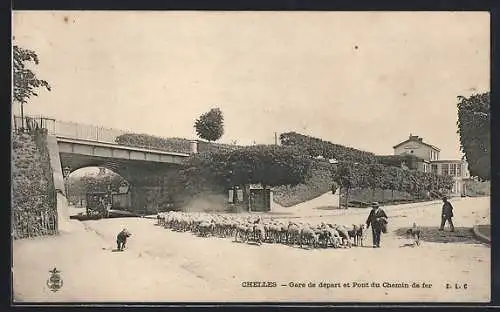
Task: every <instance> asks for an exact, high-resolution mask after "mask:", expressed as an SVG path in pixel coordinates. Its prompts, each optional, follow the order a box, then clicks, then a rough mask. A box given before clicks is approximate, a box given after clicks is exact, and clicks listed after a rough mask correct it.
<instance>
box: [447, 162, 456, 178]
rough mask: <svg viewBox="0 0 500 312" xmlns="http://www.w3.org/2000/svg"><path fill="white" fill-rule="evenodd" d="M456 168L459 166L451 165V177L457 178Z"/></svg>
mask: <svg viewBox="0 0 500 312" xmlns="http://www.w3.org/2000/svg"><path fill="white" fill-rule="evenodd" d="M456 167H457V165H456V164H450V172H449V173H448V174H449V175H451V176H455V175H456V172H457V171H456V170H455V168H456Z"/></svg>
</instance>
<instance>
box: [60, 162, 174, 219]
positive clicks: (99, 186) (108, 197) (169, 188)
mask: <svg viewBox="0 0 500 312" xmlns="http://www.w3.org/2000/svg"><path fill="white" fill-rule="evenodd" d="M65 168H66V171H67V172H70V173H69V174H68V173H66V176H67V178H66V187H67V189H66V191H67V192H66V194H67V199H68V202H69V210H70V218H75V219H80V218H79V217H75V216H81V219H100V218H113V217H129V216H130V217H132V216H143V215H155V214H157V213H158V212H162V211H168V210H178V209H179V206H180V205H181V204H182V203H180V202H179V201H178V196H176V195H178V194H177V193H179V192H178V187H176V186H175V185H176V183H175V177H176V173H177V172H178V167H175V166H165V165H162V166H160V165H154V164H151V163H150V164H148V166H137V165H135V166H134V165H128V166H123V167H117V168H115V167H112V168H110V167H109V166H102V165H101V166H95V165H90V166H85V167H79V168H78V169H71V168H70V167H69V166H67V167H65ZM65 168H63V171H64V169H65Z"/></svg>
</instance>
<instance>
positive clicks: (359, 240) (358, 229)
mask: <svg viewBox="0 0 500 312" xmlns="http://www.w3.org/2000/svg"><path fill="white" fill-rule="evenodd" d="M365 229H366V225H365V224H360V225H356V224H353V225H352V230H349V231H347V233H349V239H351V238H352V239H353V243H354V245H356V246H363V238H364V237H363V236H364V232H365Z"/></svg>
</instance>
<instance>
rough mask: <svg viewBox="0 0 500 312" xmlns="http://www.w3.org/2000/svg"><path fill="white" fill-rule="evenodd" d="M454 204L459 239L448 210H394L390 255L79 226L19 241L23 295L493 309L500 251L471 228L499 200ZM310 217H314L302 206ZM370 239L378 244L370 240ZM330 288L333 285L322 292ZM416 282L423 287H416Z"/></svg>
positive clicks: (340, 215)
mask: <svg viewBox="0 0 500 312" xmlns="http://www.w3.org/2000/svg"><path fill="white" fill-rule="evenodd" d="M453 205H454V207H455V209H454V213H455V219H454V222H455V226H456V227H457V232H455V233H450V232H444V233H443V232H438V231H437V226H439V221H440V219H439V215H440V209H441V207H440V204H439V203H432V204H426V205H422V204H420V205H413V207H412V205H406V206H393V207H386V208H385V209H386V211H387V213H388V215H389V218H390V227H389V233H388V234H385V235H383V237H382V248H380V249H372V248H363V247H353V248H351V249H315V250H304V249H300V248H298V247H297V248H294V247H288V246H283V245H274V244H264V245H262V246H255V245H249V244H245V243H234V242H232V240H231V239H222V238H199V237H195V236H194V235H192V234H190V233H176V232H172V231H170V230H166V229H163V228H161V227H159V226H155V225H154V224H155V220H150V219H144V218H125V219H107V220H98V221H86V222H81V223H80V222H78V221H71V226H70V227H68V228H70V229H71V230H68V231H67V232H64V233H62V234H61V235H60V236H58V237H47V238H38V239H26V240H19V241H15V242H14V245H13V250H14V267H13V273H14V292H15V298H16V300H17V301H50V302H57V301H108V302H109V301H115V302H117V301H157V302H174V301H194V302H196V301H198V302H199V301H212V302H213V301H225V302H226V301H256V302H262V301H323V302H324V301H332V302H342V301H378V302H381V301H398V302H399V301H419V302H425V301H427V302H432V301H448V302H461V301H475V302H487V301H489V299H490V248H489V247H487V246H485V245H482V244H480V243H478V242H477V241H475V240H474V239H473V237H472V235H471V233H470V231H469V228H470V227H472V225H473V224H477V223H484V224H486V223H489V211H490V209H489V198H475V199H470V198H468V199H461V200H458V201H454V202H453ZM314 208H316V207H310V208H309V210H311V211H312V210H314ZM368 211H369V210H366V209H349V210H347V211H346V210H344V211H329V215H326V216H321V217H319V216H313V217H309V218H307V219H308V220H311V221H310V222H321V221H323V220H325V221H327V220H332V221H334V222H336V223H340V224H346V225H350V224H353V223H362V222H364V221H365V219H366V216H367V214H368ZM300 214H303V215H308V214H309V212H308V211H307V209H306V208H302V209H301V210H300ZM336 214H337V215H336ZM313 215H314V214H313ZM299 216H300V215H299ZM413 222H417V223H418V225H419V226H421V227H422V228H423V230H424V233H423V236H424V241H423V242H422V245H421V246H420V247H415V248H411V247H402V246H404V245H405V244H406V243H409V240H408V239H406V238H404V237H402V236H400V235H399V234H401V233H402V232H403V231H404V229H405V228H407V227H409V226H411V224H412V223H413ZM122 227H127V228H128V229H129V231H131V232H132V234H133V237H132V238H131V240H130V242H129V243H128V249H127V250H126V251H124V252H113V251H112V250H113V249H114V248H115V237H116V234H117V232H118V231H120V230H121V228H122ZM367 241H368V242H366V243H367V244H368V245H369V244H371V235H370V234H369V235H368V237H367ZM53 267H57V268H58V269H59V270H60V271H61V276H62V278H63V280H64V285H63V287H62V288H61V289H60V290H59V291H58V292H51V291H50V290H49V289H48V287H47V285H46V280H47V279H48V277H49V272H48V271H49V270H50V269H52V268H53ZM251 281H258V282H264V281H269V282H273V283H276V285H277V287H243V286H247V284H246V283H244V282H251ZM309 282H313V283H315V284H316V285H315V286H316V287H308V286H312V284H311V285H308V284H309ZM322 282H323V283H327V284H330V288H326V287H321V286H323V285H322V284H320V283H322ZM372 282H375V283H379V284H380V287H372V286H376V285H375V284H372ZM414 282H415V283H418V284H419V286H420V287H419V288H413V287H412V284H413V283H414ZM243 283H244V284H243ZM290 283H295V285H293V286H297V287H290ZM344 283H349V285H350V287H347V284H346V285H345V287H344ZM354 283H356V284H354ZM366 283H368V285H367V284H366ZM384 283H386V284H384ZM423 283H425V285H432V286H430V287H424V285H423ZM447 283H448V284H449V286H450V288H449V289H447V288H446V284H447ZM465 283H466V284H467V286H466V287H467V289H464V284H465ZM282 284H284V285H286V286H282ZM391 284H392V285H393V286H394V284H400V285H399V286H404V284H408V286H409V288H394V287H388V286H389V285H391ZM366 286H368V287H366ZM458 286H460V289H458Z"/></svg>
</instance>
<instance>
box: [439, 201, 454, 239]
mask: <svg viewBox="0 0 500 312" xmlns="http://www.w3.org/2000/svg"><path fill="white" fill-rule="evenodd" d="M451 218H453V206H452V205H451V203H450V202H449V201H448V198H447V197H446V196H443V209H442V210H441V226H440V227H439V230H440V231H444V225H445V223H446V221H448V224H449V225H450V228H451V231H452V232H455V226H454V225H453V221H451Z"/></svg>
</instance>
